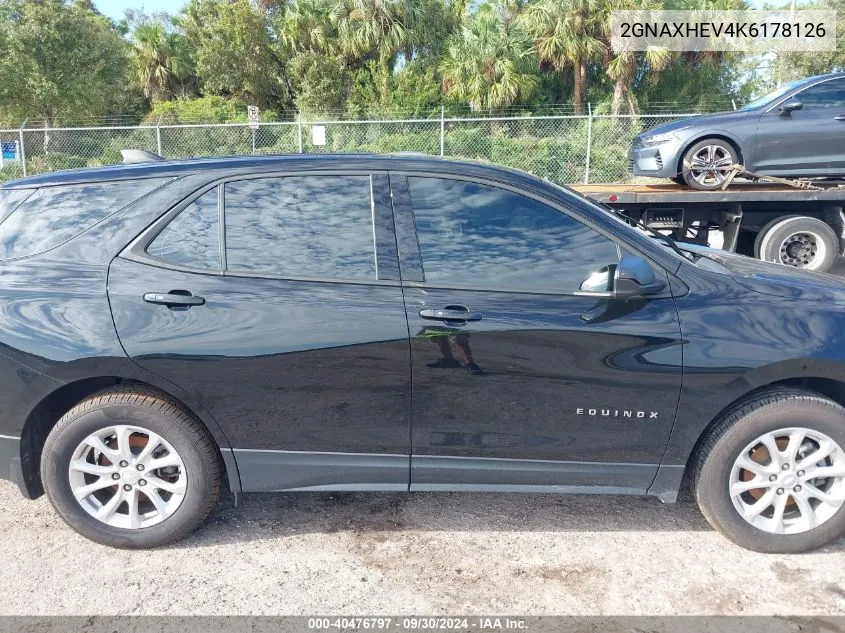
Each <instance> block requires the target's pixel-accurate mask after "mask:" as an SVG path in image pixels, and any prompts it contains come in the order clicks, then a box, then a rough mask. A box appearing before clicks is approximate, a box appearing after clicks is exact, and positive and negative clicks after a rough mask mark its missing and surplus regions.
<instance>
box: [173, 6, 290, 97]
mask: <svg viewBox="0 0 845 633" xmlns="http://www.w3.org/2000/svg"><path fill="white" fill-rule="evenodd" d="M181 23H182V26H183V28H184V29H185V36H186V38H187V41H188V42H189V43H190V45H191V46H192V47H193V48H194V51H195V52H194V58H195V59H196V69H197V74H198V75H199V77H200V80H201V83H202V89H203V92H204V93H205V94H212V95H226V96H233V97H235V98H238V99H242V100H244V101H248V102H250V103H254V104H255V105H258V106H262V107H269V106H271V105H273V104H278V103H285V104H286V105H290V102H289V98H290V95H289V90H288V86H287V84H286V82H285V80H284V76H285V73H284V59H283V58H282V56H281V54H280V50H279V49H278V47H277V46H276V45H275V43H274V41H273V39H272V37H271V33H270V30H269V26H270V25H269V21H268V18H267V16H266V15H265V14H263V13H261V12H259V11H257V10H255V9H254V8H253V7H252V6H251V5H250V2H249V0H191V2H189V3H188V5H187V7H186V8H185V14H184V17H183V19H182V20H181Z"/></svg>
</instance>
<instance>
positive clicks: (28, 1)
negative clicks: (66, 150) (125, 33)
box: [0, 0, 129, 127]
mask: <svg viewBox="0 0 845 633" xmlns="http://www.w3.org/2000/svg"><path fill="white" fill-rule="evenodd" d="M128 67H129V58H128V45H127V43H126V42H125V41H124V40H123V38H121V36H120V34H119V33H118V32H117V30H116V29H115V26H114V24H113V23H112V22H111V21H110V20H108V19H107V18H105V17H103V16H102V15H100V14H98V13H96V12H94V11H92V10H91V9H90V8H88V7H86V6H85V5H84V4H67V3H65V2H62V1H61V0H39V1H35V0H4V2H2V3H0V112H2V113H3V114H4V115H5V116H6V117H10V118H11V117H16V118H19V119H20V118H24V117H29V118H31V119H34V118H41V119H43V120H44V122H45V125H46V126H47V127H51V126H52V125H53V122H54V121H55V120H56V119H57V118H59V117H66V118H70V117H80V116H90V115H101V114H105V113H108V112H109V111H111V109H112V106H113V105H114V103H115V101H117V100H119V99H120V97H121V96H122V95H123V94H125V91H126V88H125V87H126V85H127V83H128V82H127V80H126V79H127V76H128Z"/></svg>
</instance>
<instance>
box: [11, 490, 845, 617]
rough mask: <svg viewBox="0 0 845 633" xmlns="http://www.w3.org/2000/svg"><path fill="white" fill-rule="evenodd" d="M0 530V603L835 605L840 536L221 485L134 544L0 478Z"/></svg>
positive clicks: (653, 503) (603, 509)
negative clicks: (78, 524)
mask: <svg viewBox="0 0 845 633" xmlns="http://www.w3.org/2000/svg"><path fill="white" fill-rule="evenodd" d="M0 533H2V537H0V560H2V563H3V564H2V566H0V615H2V614H6V615H8V614H19V615H58V614H61V615H85V614H88V615H125V614H129V615H132V614H155V615H187V614H197V615H219V614H227V615H228V614H252V615H288V614H291V615H314V614H343V615H372V614H392V615H399V614H409V613H415V614H464V615H484V614H489V613H519V614H526V615H528V614H532V615H551V614H555V615H562V614H573V615H594V614H603V615H671V614H746V615H752V614H753V615H769V614H779V615H833V614H845V573H843V569H845V539H843V540H840V541H839V542H837V543H835V544H834V545H831V546H829V547H827V548H826V549H824V550H819V551H816V552H813V553H810V554H804V555H799V556H779V555H763V554H755V553H752V552H748V551H745V550H743V549H740V548H738V547H736V546H734V545H732V544H731V543H730V542H728V541H727V540H725V539H724V538H723V537H721V536H719V535H718V534H717V533H715V532H713V531H712V530H711V529H710V527H709V526H708V524H707V523H706V521H705V520H704V519H703V517H702V516H701V515H700V514H699V512H698V509H697V507H696V506H695V505H694V504H692V503H689V502H685V503H680V504H676V505H662V504H660V502H659V501H657V500H656V499H651V498H635V497H615V496H613V497H610V496H591V497H587V496H583V497H579V496H553V495H507V494H446V493H416V494H412V495H410V494H399V493H397V494H393V493H390V494H388V493H381V494H379V493H374V494H357V493H356V494H352V493H348V494H347V493H344V494H337V493H335V494H328V493H322V494H318V493H292V494H265V495H261V494H253V495H241V497H240V500H239V504H238V506H237V507H235V506H234V504H233V502H232V498H231V495H226V496H225V498H224V499H223V501H222V502H221V504H220V505H219V506H218V508H217V509H216V510H215V512H214V513H213V514H212V516H211V517H210V519H209V521H208V522H207V523H206V524H205V525H204V526H203V527H202V528H201V529H200V530H198V531H197V532H195V533H194V534H192V535H191V536H189V537H188V538H187V539H186V540H184V541H182V542H180V543H177V544H175V545H172V546H169V547H167V548H163V549H159V550H154V551H140V552H138V551H135V552H130V551H121V550H111V549H108V548H105V547H102V546H99V545H95V544H93V543H90V542H89V541H86V540H85V539H83V538H82V537H80V536H77V535H76V534H75V533H74V532H72V531H71V530H70V529H69V528H67V527H66V526H65V525H64V523H62V521H61V520H60V519H59V518H57V516H56V515H55V514H54V513H53V510H52V508H51V507H50V504H49V503H48V502H47V500H46V499H44V498H41V499H39V500H38V501H34V502H32V501H26V500H24V499H22V498H21V497H20V496H19V493H18V491H17V489H16V488H14V487H13V486H12V485H11V484H8V483H6V482H0Z"/></svg>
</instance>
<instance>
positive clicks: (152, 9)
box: [94, 0, 184, 20]
mask: <svg viewBox="0 0 845 633" xmlns="http://www.w3.org/2000/svg"><path fill="white" fill-rule="evenodd" d="M183 4H184V3H183V2H182V0H94V6H95V7H97V8H98V9H99V10H100V11H101V12H102V13H103V14H105V15H107V16H109V17H110V18H113V19H115V20H120V19H122V18H123V12H124V10H125V9H143V10H144V11H145V12H146V13H158V12H159V11H167V12H168V13H178V12H179V9H181V8H182V5H183Z"/></svg>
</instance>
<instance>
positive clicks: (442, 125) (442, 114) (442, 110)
mask: <svg viewBox="0 0 845 633" xmlns="http://www.w3.org/2000/svg"><path fill="white" fill-rule="evenodd" d="M445 139H446V107H445V106H442V105H441V106H440V156H441V157H442V156H443V147H444V144H445Z"/></svg>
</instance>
